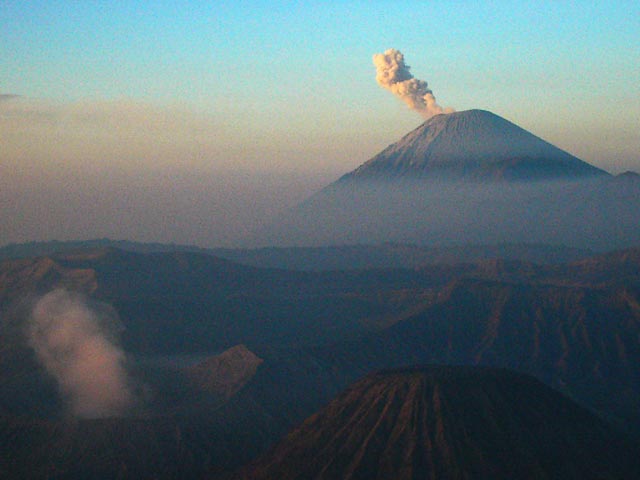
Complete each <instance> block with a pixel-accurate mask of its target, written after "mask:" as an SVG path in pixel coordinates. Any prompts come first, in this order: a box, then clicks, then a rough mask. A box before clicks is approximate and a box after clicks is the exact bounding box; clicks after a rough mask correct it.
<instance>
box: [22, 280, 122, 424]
mask: <svg viewBox="0 0 640 480" xmlns="http://www.w3.org/2000/svg"><path fill="white" fill-rule="evenodd" d="M114 317H115V316H114V314H113V313H112V312H110V311H100V310H99V309H98V308H91V307H89V305H88V304H87V302H86V301H85V300H84V299H83V298H82V297H81V296H80V295H78V294H73V293H70V292H68V291H66V290H54V291H52V292H50V293H48V294H46V295H45V296H44V297H42V298H41V299H40V300H39V301H38V302H37V303H36V305H35V307H34V309H33V311H32V314H31V319H30V320H31V321H30V323H29V329H28V332H27V333H28V340H29V344H30V346H31V347H32V348H33V349H34V351H35V353H36V355H37V357H38V360H39V361H40V362H41V363H42V365H43V366H44V367H45V368H46V370H47V371H48V372H49V373H50V374H51V375H53V377H54V378H55V379H56V381H57V382H58V387H59V389H60V391H61V393H62V395H63V396H64V398H65V400H66V401H67V402H68V404H69V408H70V410H71V413H72V414H73V415H75V416H77V417H81V418H101V417H112V416H118V415H122V414H123V413H124V412H125V411H126V410H127V409H128V408H129V407H130V406H131V405H132V404H133V402H134V395H133V393H132V391H131V388H130V382H129V378H128V375H127V372H126V370H125V367H124V360H125V355H124V352H123V351H122V350H121V349H120V348H119V347H118V346H117V345H116V342H115V338H114V332H113V330H114V328H113V325H114V320H115V318H114Z"/></svg>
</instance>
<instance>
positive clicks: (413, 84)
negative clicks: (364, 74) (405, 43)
mask: <svg viewBox="0 0 640 480" xmlns="http://www.w3.org/2000/svg"><path fill="white" fill-rule="evenodd" d="M373 64H374V65H375V67H376V81H377V82H378V85H380V86H381V87H382V88H385V89H387V90H389V91H390V92H391V93H393V94H394V95H395V96H397V97H398V98H400V99H401V100H403V101H404V102H405V103H406V104H407V105H408V106H409V108H410V109H412V110H415V111H416V112H418V113H419V114H420V115H422V116H423V117H424V118H430V117H432V116H434V115H438V114H440V113H451V112H452V111H453V109H451V108H447V109H444V108H442V107H441V106H440V105H438V104H437V103H436V97H434V96H433V92H432V91H431V90H430V89H429V87H428V85H427V82H425V81H424V80H418V79H417V78H415V77H414V76H413V75H412V74H411V72H410V71H409V70H410V67H409V65H407V64H405V63H404V55H403V54H402V53H401V52H400V51H398V50H396V49H394V48H390V49H388V50H387V51H385V52H384V53H376V54H375V55H374V56H373Z"/></svg>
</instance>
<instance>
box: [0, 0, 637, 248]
mask: <svg viewBox="0 0 640 480" xmlns="http://www.w3.org/2000/svg"><path fill="white" fill-rule="evenodd" d="M391 9H392V10H393V11H390V10H391ZM418 19H423V21H424V25H421V24H419V23H417V21H418ZM413 22H416V23H415V24H412V23H413ZM0 31H2V34H0V38H1V39H2V42H1V43H0V52H1V53H2V54H3V58H4V59H5V60H4V61H3V62H2V65H0V78H2V83H0V138H1V139H2V148H1V149H0V179H1V180H0V221H1V222H2V225H3V228H2V231H1V233H0V245H5V244H7V243H12V242H24V241H31V240H54V239H55V240H71V239H80V240H82V239H90V238H101V237H109V238H113V239H126V240H135V241H148V242H151V241H158V242H174V243H182V244H195V245H199V246H203V247H215V246H238V245H240V246H242V245H243V242H244V241H246V240H245V239H246V238H248V237H249V236H250V233H251V232H252V231H253V230H254V229H255V228H257V227H258V226H259V224H260V223H261V222H263V221H267V222H268V220H269V219H270V218H273V217H274V216H275V215H277V214H278V213H280V212H282V211H284V210H286V209H287V208H289V207H292V206H294V205H296V204H297V203H299V202H301V201H302V200H304V199H305V198H307V197H308V196H310V195H312V194H313V193H314V192H316V191H317V190H319V189H321V188H322V187H324V186H325V185H327V184H329V183H331V182H332V181H334V180H336V179H337V178H339V177H340V176H341V175H343V174H345V173H347V172H349V171H351V170H353V169H354V168H356V167H357V166H359V165H360V164H362V163H363V162H365V161H366V160H368V159H369V158H371V157H372V156H373V155H375V154H377V153H378V152H379V151H380V150H382V149H383V148H385V147H386V146H387V145H389V144H391V143H394V142H396V141H398V140H399V139H400V138H401V137H402V136H403V135H405V134H406V133H408V132H409V131H410V130H412V129H414V128H415V127H417V126H418V125H420V123H422V121H423V120H424V119H423V118H422V117H421V116H420V115H417V114H416V113H414V112H412V111H410V110H409V109H408V108H407V105H408V103H407V105H405V104H404V103H403V102H401V101H399V100H398V99H396V98H394V97H393V95H390V94H389V93H387V92H385V91H384V90H383V89H382V88H380V86H384V85H382V84H380V85H378V84H377V83H376V68H375V67H374V65H373V62H372V57H373V56H374V55H375V54H380V53H381V52H385V51H387V50H388V49H390V48H395V49H398V50H400V51H401V52H402V53H403V54H404V58H405V60H406V62H407V64H408V65H410V66H411V73H412V74H413V75H415V77H416V78H417V79H422V80H420V81H424V85H422V84H421V87H423V88H424V91H427V90H428V91H433V94H434V95H435V98H437V101H438V104H439V105H441V106H442V107H443V108H447V107H451V108H453V109H456V110H458V111H461V110H468V109H475V108H479V109H485V110H489V111H492V112H494V113H496V114H498V115H500V116H502V117H504V118H506V119H508V120H510V121H512V122H514V123H516V124H517V125H519V126H521V127H523V128H525V129H527V130H529V131H531V132H532V133H534V134H535V135H538V136H540V137H541V138H543V139H545V140H547V141H549V142H550V143H552V144H554V145H556V146H558V147H560V148H562V149H564V150H566V151H568V152H569V153H571V154H573V155H575V156H577V157H579V158H581V159H582V160H584V161H586V162H588V163H591V164H592V165H595V166H597V167H599V168H603V169H605V170H607V171H609V172H611V173H614V174H616V173H621V172H623V171H626V170H634V171H640V155H639V152H640V129H639V128H638V126H639V125H638V117H637V112H638V111H639V107H640V95H638V93H639V92H638V85H640V82H639V80H640V73H639V72H638V70H637V65H638V63H640V47H639V46H638V45H640V42H638V40H639V39H640V38H639V37H640V34H639V33H638V32H640V6H639V5H638V4H637V3H635V2H628V3H627V2H620V3H617V4H616V5H615V6H605V5H602V6H591V5H556V4H553V3H549V4H547V5H544V6H542V7H541V6H540V5H538V4H535V5H534V4H530V5H528V4H524V5H523V4H521V3H518V2H507V3H504V2H501V3H499V4H496V5H494V6H493V8H492V7H491V6H486V5H473V4H466V3H460V4H455V5H451V4H449V3H446V2H442V3H440V4H435V5H433V4H430V5H428V6H424V5H422V4H420V3H418V2H405V3H402V4H401V5H397V4H395V3H393V4H392V3H390V2H389V3H387V2H380V3H376V4H374V5H369V4H364V3H359V2H347V3H346V4H341V5H339V6H338V5H335V6H334V5H323V4H311V5H295V4H290V3H287V2H257V1H256V2H244V3H239V4H236V5H233V6H232V5H225V6H216V7H214V6H205V5H197V6H193V5H187V4H183V5H178V6H177V7H174V6H169V5H157V4H156V3H154V2H142V3H136V4H129V3H125V4H120V5H113V6H112V7H110V8H108V9H107V8H105V7H102V6H100V5H98V4H82V5H78V4H76V3H74V2H66V1H59V2H42V1H32V2H29V1H27V2H14V1H8V2H5V3H4V4H3V5H2V7H0ZM378 83H379V82H378ZM427 84H428V86H427ZM385 88H387V87H385ZM392 92H393V91H392ZM393 93H395V92H393Z"/></svg>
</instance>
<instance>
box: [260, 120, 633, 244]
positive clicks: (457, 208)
mask: <svg viewBox="0 0 640 480" xmlns="http://www.w3.org/2000/svg"><path fill="white" fill-rule="evenodd" d="M638 178H639V177H637V176H629V175H627V176H624V179H621V178H619V177H614V176H613V175H611V174H609V173H607V172H605V171H604V170H601V169H599V168H597V167H595V166H593V165H590V164H589V163H587V162H584V161H582V160H580V159H578V158H576V157H574V156H573V155H571V154H569V153H567V152H565V151H563V150H561V149H559V148H557V147H555V146H553V145H551V144H550V143H548V142H546V141H544V140H542V139H541V138H539V137H537V136H535V135H533V134H532V133H529V132H527V131H526V130H524V129H522V128H520V127H518V126H517V125H514V124H513V123H511V122H509V121H508V120H505V119H504V118H501V117H499V116H498V115H495V114H493V113H490V112H487V111H483V110H469V111H463V112H456V113H450V114H440V115H436V116H434V117H432V118H430V119H429V120H427V121H426V122H424V123H423V124H422V125H421V126H419V127H418V128H416V129H415V130H413V131H412V132H410V133H408V134H407V135H405V136H404V137H403V138H402V139H401V140H400V141H398V142H397V143H394V144H392V145H390V146H389V147H387V148H386V149H384V150H383V151H382V152H380V153H379V154H378V155H376V156H374V157H373V158H372V159H370V160H369V161H367V162H365V163H364V164H362V165H361V166H360V167H358V168H357V169H355V170H353V171H352V172H349V173H347V174H345V175H343V176H342V177H341V178H340V179H338V180H337V181H336V182H334V183H332V184H330V185H328V186H327V187H325V188H324V189H322V190H321V191H319V192H318V193H316V194H315V195H313V196H311V197H310V198H309V199H307V200H306V201H304V202H303V203H301V204H300V205H298V206H297V207H295V208H293V209H292V210H290V211H288V212H286V213H285V214H284V215H282V216H281V217H280V218H279V219H278V221H276V222H275V223H274V224H272V225H271V226H270V227H268V228H266V229H265V230H264V231H263V232H261V234H259V235H258V237H257V239H256V240H257V243H259V244H263V245H287V246H290V245H297V246H321V245H336V244H363V243H364V244H367V243H381V242H401V243H415V244H419V245H429V246H442V245H465V244H478V243H480V244H496V243H523V242H525V243H544V244H558V245H559V244H562V245H567V246H571V247H579V248H590V249H595V250H607V249H612V248H624V247H628V246H632V245H635V244H637V243H639V242H640V222H638V221H637V219H638V218H640V180H638ZM623 180H624V181H623Z"/></svg>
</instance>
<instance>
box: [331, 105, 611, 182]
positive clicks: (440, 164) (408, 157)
mask: <svg viewBox="0 0 640 480" xmlns="http://www.w3.org/2000/svg"><path fill="white" fill-rule="evenodd" d="M596 175H606V172H604V171H603V170H600V169H598V168H596V167H594V166H592V165H589V164H588V163H586V162H583V161H582V160H579V159H578V158H576V157H574V156H572V155H570V154H568V153H567V152H565V151H563V150H560V149H559V148H557V147H554V146H553V145H551V144H550V143H547V142H545V141H544V140H542V139H540V138H538V137H536V136H535V135H533V134H531V133H529V132H527V131H526V130H524V129H522V128H520V127H518V126H517V125H514V124H513V123H511V122H509V121H507V120H505V119H504V118H502V117H499V116H497V115H495V114H493V113H491V112H487V111H484V110H468V111H464V112H456V113H449V114H441V115H436V116H435V117H432V118H430V119H429V120H427V121H426V122H424V123H423V124H422V125H421V126H419V127H418V128H416V129H415V130H413V131H412V132H410V133H408V134H407V135H405V136H404V138H402V139H401V140H400V141H399V142H397V143H394V144H393V145H390V146H389V147H387V148H386V149H385V150H383V151H382V152H380V153H379V154H378V155H376V156H375V157H373V158H372V159H371V160H369V161H368V162H366V163H364V164H363V165H361V166H360V167H358V168H357V169H356V170H354V171H353V172H351V173H348V174H346V175H345V176H344V177H342V179H341V181H350V180H361V179H381V180H389V179H395V178H425V179H434V178H438V179H443V180H459V179H467V180H500V179H504V180H525V181H526V180H549V179H577V178H587V177H592V176H596Z"/></svg>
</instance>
